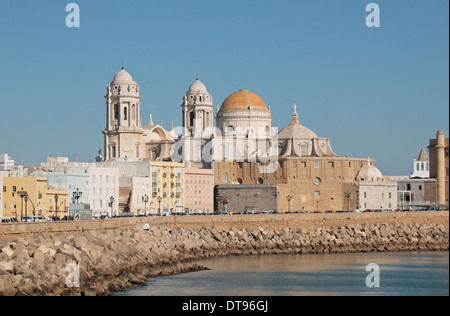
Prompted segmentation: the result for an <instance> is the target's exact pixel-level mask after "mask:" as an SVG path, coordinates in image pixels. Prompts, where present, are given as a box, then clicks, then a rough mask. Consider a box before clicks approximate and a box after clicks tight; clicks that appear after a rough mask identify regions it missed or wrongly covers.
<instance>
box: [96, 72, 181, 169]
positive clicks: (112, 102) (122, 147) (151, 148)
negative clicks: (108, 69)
mask: <svg viewBox="0 0 450 316" xmlns="http://www.w3.org/2000/svg"><path fill="white" fill-rule="evenodd" d="M105 98H106V127H105V130H104V131H103V134H104V142H105V144H104V146H105V147H104V148H105V149H104V156H105V160H106V161H117V160H123V161H126V160H128V161H143V160H166V159H169V158H170V151H171V148H172V146H173V144H174V143H175V141H176V138H177V135H175V132H174V129H173V123H172V130H171V131H167V130H165V129H164V128H163V126H162V123H161V124H155V123H154V122H153V118H152V115H150V116H149V122H148V124H147V125H145V126H142V118H141V111H140V109H141V96H140V94H139V85H138V84H137V83H136V82H135V81H134V80H133V78H132V77H131V75H130V74H129V73H128V72H127V71H126V70H125V69H123V68H122V70H120V71H119V72H118V73H117V74H116V75H115V76H114V79H113V81H112V82H111V83H110V84H108V86H107V89H106V96H105Z"/></svg>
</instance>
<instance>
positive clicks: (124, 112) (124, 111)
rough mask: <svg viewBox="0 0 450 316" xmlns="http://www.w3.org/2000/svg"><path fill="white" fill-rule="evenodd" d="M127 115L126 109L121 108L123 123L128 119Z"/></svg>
mask: <svg viewBox="0 0 450 316" xmlns="http://www.w3.org/2000/svg"><path fill="white" fill-rule="evenodd" d="M127 114H128V111H127V108H126V107H124V108H123V119H124V120H125V121H126V120H127V119H128V117H127Z"/></svg>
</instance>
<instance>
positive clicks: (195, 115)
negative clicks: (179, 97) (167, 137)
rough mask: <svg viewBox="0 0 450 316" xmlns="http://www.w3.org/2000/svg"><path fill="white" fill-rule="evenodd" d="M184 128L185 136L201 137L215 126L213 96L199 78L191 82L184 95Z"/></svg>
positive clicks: (182, 105)
mask: <svg viewBox="0 0 450 316" xmlns="http://www.w3.org/2000/svg"><path fill="white" fill-rule="evenodd" d="M181 107H182V108H183V128H184V131H185V134H186V133H187V135H185V136H191V137H194V138H201V136H202V133H203V132H204V131H205V130H206V129H207V128H211V130H212V127H213V126H214V104H213V97H212V95H211V94H210V93H209V92H208V90H207V89H206V86H205V85H204V84H203V83H202V82H201V81H200V80H199V78H198V77H197V80H196V81H195V82H194V83H193V84H191V86H190V87H189V91H188V92H187V93H186V94H185V95H184V96H183V103H182V104H181Z"/></svg>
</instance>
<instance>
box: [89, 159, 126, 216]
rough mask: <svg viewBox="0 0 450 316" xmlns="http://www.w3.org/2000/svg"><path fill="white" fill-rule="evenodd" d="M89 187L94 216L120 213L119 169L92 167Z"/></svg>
mask: <svg viewBox="0 0 450 316" xmlns="http://www.w3.org/2000/svg"><path fill="white" fill-rule="evenodd" d="M89 187H90V192H89V200H90V201H89V203H90V204H91V209H92V210H93V215H94V216H99V215H109V216H114V215H119V169H117V168H105V167H90V168H89Z"/></svg>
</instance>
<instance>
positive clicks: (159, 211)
mask: <svg viewBox="0 0 450 316" xmlns="http://www.w3.org/2000/svg"><path fill="white" fill-rule="evenodd" d="M157 200H158V203H159V209H158V216H161V202H162V197H160V196H158V198H157Z"/></svg>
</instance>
